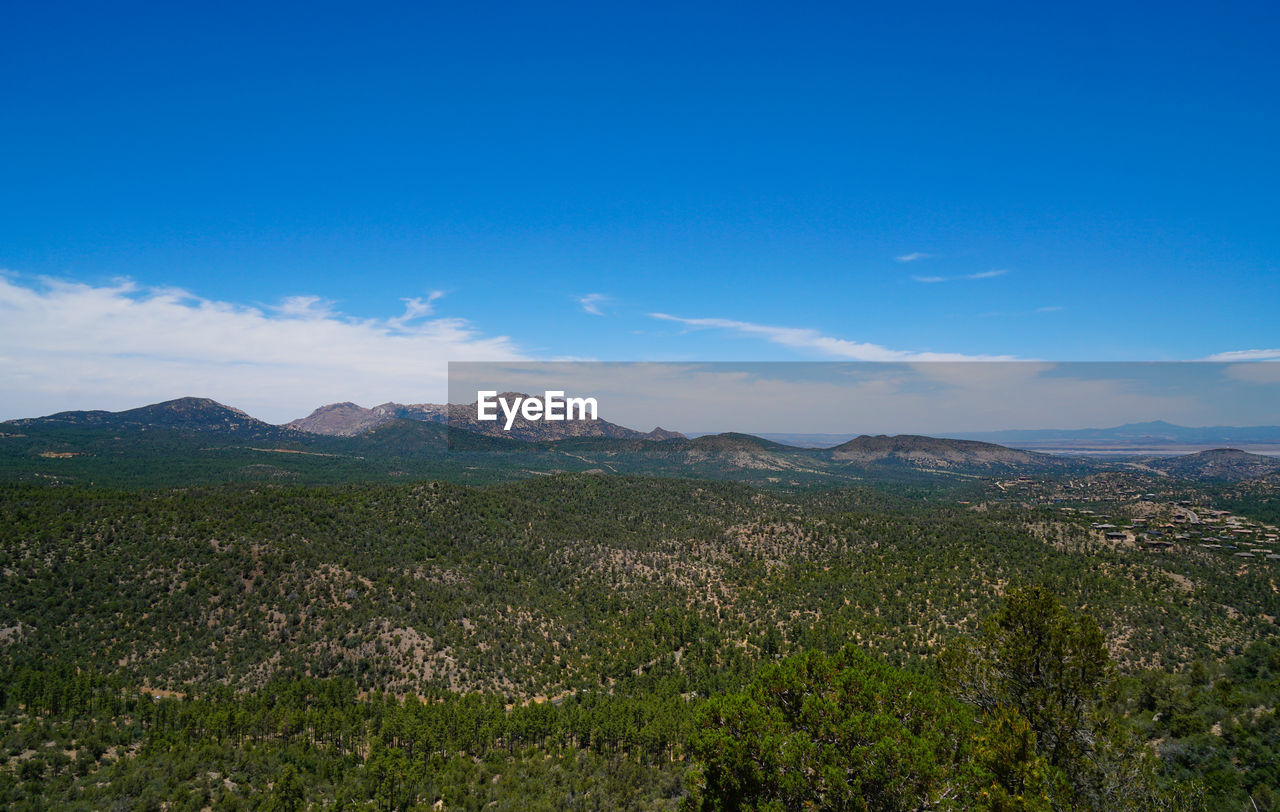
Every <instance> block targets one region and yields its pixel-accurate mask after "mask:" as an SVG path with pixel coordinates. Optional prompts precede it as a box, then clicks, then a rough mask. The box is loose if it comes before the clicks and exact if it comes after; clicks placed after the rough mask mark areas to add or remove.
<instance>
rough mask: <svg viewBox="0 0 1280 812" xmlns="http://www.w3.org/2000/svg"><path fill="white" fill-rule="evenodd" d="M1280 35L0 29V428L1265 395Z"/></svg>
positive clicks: (690, 14) (1191, 31)
mask: <svg viewBox="0 0 1280 812" xmlns="http://www.w3.org/2000/svg"><path fill="white" fill-rule="evenodd" d="M1277 39H1280V7H1278V6H1277V5H1276V4H1275V3H1269V2H1224V3H1218V4H1203V3H1196V4H1192V3H1180V2H1174V3H1169V2H1163V3H1159V4H1157V3H1123V2H1121V3H1116V2H1107V3H1101V2H1083V3H1073V4H1026V3H1021V4H1015V3H979V4H959V5H957V4H953V3H918V4H911V5H907V6H903V5H901V4H897V5H894V4H848V3H842V4H836V3H803V4H785V5H782V4H759V3H736V4H725V3H679V4H676V3H650V4H644V5H643V6H635V7H626V8H623V7H617V6H613V7H611V6H608V5H607V4H606V5H601V4H586V3H550V4H507V3H498V4H487V5H484V6H475V5H470V6H469V5H467V4H442V3H417V4H407V3H405V4H388V3H374V4H362V5H359V6H356V5H342V4H332V3H307V4H300V3H298V4H291V3H279V4H249V3H236V2H232V3H222V4H217V5H213V6H191V5H190V4H172V3H169V4H161V3H119V4H109V5H104V4H97V3H78V2H50V3H20V4H10V5H9V6H8V7H6V9H5V12H4V14H3V23H2V24H0V45H2V46H3V47H2V48H0V66H2V67H0V70H2V71H3V76H4V81H3V82H0V109H2V110H4V118H5V125H4V126H3V127H0V419H6V418H11V417H21V416H30V415H33V414H43V413H48V412H52V411H58V410H63V409H87V408H111V409H119V408H127V407H131V406H137V405H141V404H143V403H147V402H154V401H157V400H163V399H167V398H171V397H177V396H182V395H199V396H207V397H212V398H214V399H217V400H220V401H222V402H226V403H229V404H231V405H235V406H239V407H241V408H244V409H246V410H248V411H250V412H251V413H253V414H255V415H257V416H260V417H263V418H265V419H269V420H273V421H284V420H287V419H290V418H293V417H298V416H301V415H303V414H306V413H307V412H309V411H310V410H311V409H312V408H313V407H315V406H317V405H320V404H321V403H326V402H333V401H341V400H353V401H356V402H359V403H361V404H363V405H366V406H368V405H373V404H375V403H381V402H385V401H388V400H396V401H400V402H414V401H419V402H420V401H438V400H442V399H443V398H444V397H445V364H446V363H447V362H448V361H467V360H475V361H498V360H527V359H548V360H549V359H573V358H580V359H609V360H614V359H619V360H622V359H625V360H653V361H694V360H697V361H706V360H729V361H820V360H846V361H862V360H879V361H891V362H912V361H926V360H960V359H971V360H991V359H1010V358H1017V359H1048V360H1054V361H1065V360H1096V361H1115V360H1184V359H1204V358H1215V359H1222V360H1232V361H1237V360H1238V361H1249V360H1264V359H1273V360H1275V359H1280V329H1278V327H1277V323H1278V322H1277V316H1276V304H1277V303H1280V229H1277V228H1276V223H1277V221H1278V218H1277V215H1278V214H1280V202H1278V200H1277V196H1276V191H1275V190H1276V189H1278V188H1280V157H1278V151H1277V150H1276V149H1275V144H1277V143H1280V110H1278V107H1280V49H1276V48H1275V47H1274V44H1275V42H1276V41H1277ZM1148 417H1149V418H1150V419H1156V418H1164V419H1174V416H1172V415H1157V414H1152V415H1149V416H1148Z"/></svg>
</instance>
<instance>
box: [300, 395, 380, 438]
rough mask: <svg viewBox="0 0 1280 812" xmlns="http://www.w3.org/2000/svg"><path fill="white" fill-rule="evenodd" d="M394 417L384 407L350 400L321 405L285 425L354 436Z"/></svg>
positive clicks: (328, 433)
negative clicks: (360, 403) (368, 405)
mask: <svg viewBox="0 0 1280 812" xmlns="http://www.w3.org/2000/svg"><path fill="white" fill-rule="evenodd" d="M392 419H394V415H392V414H388V413H387V412H386V411H385V410H383V409H382V407H375V408H373V409H366V408H364V407H362V406H358V405H356V404H354V403H351V402H350V401H348V402H346V403H331V404H329V405H328V406H321V407H320V408H319V409H316V410H315V411H314V412H312V413H311V414H309V415H307V416H306V417H302V418H299V419H297V420H293V421H291V422H289V423H286V424H285V425H286V426H287V427H288V428H291V429H297V430H298V431H305V432H309V433H311V434H327V435H330V436H333V437H354V436H355V435H357V434H364V433H365V432H366V431H372V430H373V429H376V428H377V427H378V426H381V425H382V424H383V423H386V422H387V421H389V420H392Z"/></svg>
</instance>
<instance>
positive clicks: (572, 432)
mask: <svg viewBox="0 0 1280 812" xmlns="http://www.w3.org/2000/svg"><path fill="white" fill-rule="evenodd" d="M517 396H520V395H519V394H518V393H514V392H504V393H502V395H501V396H500V397H505V398H514V397H517ZM475 414H476V404H474V403H470V404H467V405H462V404H452V405H449V406H445V405H444V404H438V403H409V404H403V403H384V404H382V405H381V406H374V407H373V408H372V409H366V408H363V407H361V406H358V405H356V404H354V403H349V402H348V403H333V404H330V405H328V406H321V407H320V408H318V409H316V410H315V411H314V412H312V413H311V414H309V415H307V416H306V417H303V418H299V419H297V420H294V421H291V422H289V423H286V424H285V425H286V426H287V427H289V428H292V429H297V430H299V431H306V432H310V433H312V434H324V435H329V436H336V437H355V436H358V435H361V434H364V433H365V432H368V431H372V430H373V429H375V428H377V427H379V426H382V425H384V424H386V423H389V422H391V421H393V420H419V421H424V422H429V423H449V425H450V426H451V427H452V428H457V429H462V430H465V431H469V432H473V433H475V434H481V435H485V436H488V437H501V438H503V439H508V440H511V439H515V440H525V441H531V442H547V441H552V440H564V439H570V438H576V437H606V438H610V439H615V440H672V439H677V438H682V437H684V435H683V434H680V433H679V432H676V431H668V430H667V429H663V428H661V427H659V428H656V429H654V430H653V431H650V432H640V431H635V430H634V429H629V428H626V427H625V426H619V425H617V424H616V423H610V422H609V421H607V420H602V419H596V420H572V421H570V420H566V421H530V420H526V419H524V417H522V416H521V417H517V418H516V420H515V423H514V424H513V425H512V427H511V430H510V431H507V430H506V429H505V428H504V427H503V425H502V423H500V422H488V421H480V420H477V419H476V418H475Z"/></svg>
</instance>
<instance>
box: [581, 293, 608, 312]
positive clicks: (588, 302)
mask: <svg viewBox="0 0 1280 812" xmlns="http://www.w3.org/2000/svg"><path fill="white" fill-rule="evenodd" d="M574 301H576V302H577V303H578V304H580V305H582V309H583V310H585V311H586V312H588V313H590V314H591V315H593V316H603V315H604V311H603V310H601V309H600V306H601V305H603V304H607V303H608V302H609V301H611V297H609V296H607V295H605V294H603V293H588V294H587V295H585V296H575V297H574Z"/></svg>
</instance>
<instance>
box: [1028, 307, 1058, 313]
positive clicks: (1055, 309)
mask: <svg viewBox="0 0 1280 812" xmlns="http://www.w3.org/2000/svg"><path fill="white" fill-rule="evenodd" d="M1062 309H1063V307H1062V305H1047V306H1045V307H1037V308H1036V309H1035V312H1036V313H1057V312H1058V311H1060V310H1062Z"/></svg>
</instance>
